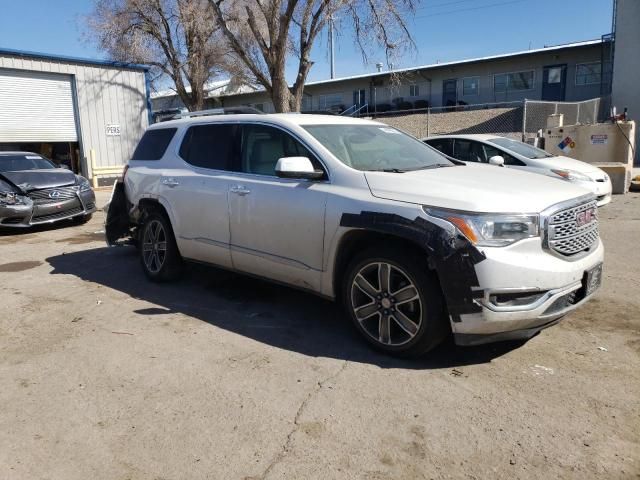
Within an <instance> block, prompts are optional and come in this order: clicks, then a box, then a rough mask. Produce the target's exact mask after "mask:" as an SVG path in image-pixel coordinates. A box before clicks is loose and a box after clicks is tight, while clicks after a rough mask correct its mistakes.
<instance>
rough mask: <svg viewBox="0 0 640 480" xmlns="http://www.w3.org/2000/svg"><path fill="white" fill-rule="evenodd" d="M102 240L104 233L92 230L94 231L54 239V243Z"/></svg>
mask: <svg viewBox="0 0 640 480" xmlns="http://www.w3.org/2000/svg"><path fill="white" fill-rule="evenodd" d="M103 241H104V233H103V232H94V233H81V234H80V235H75V236H73V237H67V238H61V239H60V240H56V243H67V244H69V245H83V244H85V243H91V242H103Z"/></svg>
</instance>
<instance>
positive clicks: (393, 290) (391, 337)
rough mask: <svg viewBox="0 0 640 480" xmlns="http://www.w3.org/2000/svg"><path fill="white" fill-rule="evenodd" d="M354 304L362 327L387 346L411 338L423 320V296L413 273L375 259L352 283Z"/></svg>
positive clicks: (355, 313) (355, 314)
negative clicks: (411, 276) (421, 296)
mask: <svg viewBox="0 0 640 480" xmlns="http://www.w3.org/2000/svg"><path fill="white" fill-rule="evenodd" d="M351 308H352V309H353V314H354V316H355V318H356V320H357V321H358V323H359V324H360V326H361V327H362V329H363V330H364V331H365V332H366V333H367V335H369V336H370V337H372V338H373V339H374V340H375V341H377V342H379V343H381V344H383V345H385V346H394V347H395V346H400V345H404V344H406V343H408V342H410V341H411V340H412V339H413V338H414V337H415V336H416V335H417V333H418V331H419V330H420V325H421V323H422V300H421V298H420V293H419V291H418V289H417V287H416V285H415V284H414V282H413V281H412V280H411V278H410V277H409V275H408V274H407V273H406V272H404V271H403V270H402V269H401V268H399V267H397V266H396V265H392V264H390V263H386V262H372V263H368V264H366V265H365V266H363V267H362V268H361V269H360V270H359V271H358V272H357V273H356V275H355V277H354V279H353V282H352V284H351Z"/></svg>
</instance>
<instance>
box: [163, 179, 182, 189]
mask: <svg viewBox="0 0 640 480" xmlns="http://www.w3.org/2000/svg"><path fill="white" fill-rule="evenodd" d="M162 184H163V185H166V186H167V187H170V188H173V187H177V186H178V185H180V182H178V181H177V180H176V179H175V178H163V179H162Z"/></svg>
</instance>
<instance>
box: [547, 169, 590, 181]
mask: <svg viewBox="0 0 640 480" xmlns="http://www.w3.org/2000/svg"><path fill="white" fill-rule="evenodd" d="M551 171H552V172H553V173H555V174H556V175H559V176H561V177H562V178H564V179H565V180H569V181H570V182H593V180H592V179H591V177H587V176H586V175H585V174H583V173H580V172H576V171H574V170H551Z"/></svg>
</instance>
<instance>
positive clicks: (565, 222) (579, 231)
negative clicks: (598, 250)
mask: <svg viewBox="0 0 640 480" xmlns="http://www.w3.org/2000/svg"><path fill="white" fill-rule="evenodd" d="M597 212H598V210H597V206H596V201H595V200H592V201H589V202H585V203H582V204H580V205H577V206H574V207H570V208H566V209H564V210H560V211H559V212H556V213H553V214H552V215H550V216H549V221H548V224H547V232H546V235H547V247H548V248H549V249H550V250H552V251H554V252H557V253H559V254H560V255H563V256H566V257H570V256H572V255H577V254H579V253H581V252H584V251H587V250H589V249H590V248H591V247H592V246H593V245H594V244H595V243H596V242H597V241H598V238H599V234H598V214H597ZM585 215H591V217H592V219H591V220H590V221H589V222H588V223H586V224H584V225H580V224H579V221H578V220H579V218H582V217H584V216H585Z"/></svg>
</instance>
